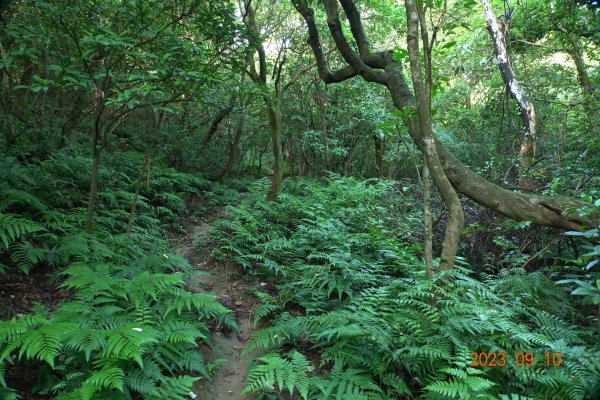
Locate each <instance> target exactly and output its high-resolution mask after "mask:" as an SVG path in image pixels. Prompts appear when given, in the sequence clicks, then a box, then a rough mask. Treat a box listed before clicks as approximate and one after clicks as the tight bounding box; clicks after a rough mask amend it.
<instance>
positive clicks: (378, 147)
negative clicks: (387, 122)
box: [373, 133, 385, 178]
mask: <svg viewBox="0 0 600 400" xmlns="http://www.w3.org/2000/svg"><path fill="white" fill-rule="evenodd" d="M373 142H374V143H375V169H376V170H377V177H378V178H383V177H384V176H385V174H384V171H383V149H384V141H383V139H381V138H380V137H379V135H378V134H377V133H375V134H374V135H373Z"/></svg>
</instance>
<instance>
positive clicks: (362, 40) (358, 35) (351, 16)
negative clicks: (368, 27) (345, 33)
mask: <svg viewBox="0 0 600 400" xmlns="http://www.w3.org/2000/svg"><path fill="white" fill-rule="evenodd" d="M340 3H341V4H342V8H343V9H344V13H345V14H346V18H348V21H349V22H350V31H351V32H352V36H354V40H356V45H357V46H358V52H359V54H360V55H361V56H366V55H368V54H370V53H371V46H370V44H369V40H368V38H367V35H366V34H365V30H364V28H363V24H362V20H361V18H360V13H359V12H358V9H357V8H356V4H354V2H353V1H351V0H340Z"/></svg>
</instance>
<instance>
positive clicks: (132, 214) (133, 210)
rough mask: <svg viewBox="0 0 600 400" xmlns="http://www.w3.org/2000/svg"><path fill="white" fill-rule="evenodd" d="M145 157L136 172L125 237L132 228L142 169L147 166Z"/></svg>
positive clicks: (142, 173) (142, 174) (128, 235)
mask: <svg viewBox="0 0 600 400" xmlns="http://www.w3.org/2000/svg"><path fill="white" fill-rule="evenodd" d="M147 160H148V159H147V158H146V159H145V160H144V161H145V162H144V165H143V166H142V168H140V173H139V174H138V177H137V180H136V181H135V190H134V192H133V202H132V203H131V209H130V210H129V221H127V229H126V230H125V235H126V236H127V237H130V236H131V230H132V229H133V222H134V221H135V211H136V210H137V205H138V198H139V195H140V190H141V188H142V179H143V177H144V171H146V170H147V169H148V168H149V166H147V164H146V163H147V162H148V161H147Z"/></svg>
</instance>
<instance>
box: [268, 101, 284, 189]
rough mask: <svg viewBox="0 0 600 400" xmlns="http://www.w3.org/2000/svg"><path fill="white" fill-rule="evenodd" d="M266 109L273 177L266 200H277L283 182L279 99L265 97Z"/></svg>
mask: <svg viewBox="0 0 600 400" xmlns="http://www.w3.org/2000/svg"><path fill="white" fill-rule="evenodd" d="M265 102H266V103H267V111H268V113H269V130H270V132H271V145H272V150H273V177H272V178H271V189H270V190H269V193H268V194H267V201H275V200H277V195H278V194H279V192H281V185H282V182H283V163H282V158H283V157H282V153H283V152H282V149H281V101H280V99H279V97H278V98H276V99H275V102H272V101H271V99H265Z"/></svg>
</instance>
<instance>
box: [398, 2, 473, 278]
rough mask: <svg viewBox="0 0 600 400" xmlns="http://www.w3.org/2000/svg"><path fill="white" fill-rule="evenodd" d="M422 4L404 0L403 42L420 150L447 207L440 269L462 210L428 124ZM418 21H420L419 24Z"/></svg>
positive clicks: (454, 242) (451, 254)
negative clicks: (422, 66) (405, 22)
mask: <svg viewBox="0 0 600 400" xmlns="http://www.w3.org/2000/svg"><path fill="white" fill-rule="evenodd" d="M419 7H422V6H421V5H419V4H417V3H416V2H415V0H406V19H407V27H408V32H407V43H408V54H409V58H410V70H411V77H412V81H413V87H414V92H415V104H416V110H417V117H418V121H419V123H418V125H415V127H414V128H415V129H418V130H419V136H420V137H421V142H422V150H421V151H422V152H423V155H424V158H425V161H426V165H427V168H428V169H429V172H430V173H431V177H432V178H433V182H434V183H435V185H436V186H437V188H438V190H439V191H440V194H441V196H442V199H443V200H444V203H445V204H446V207H447V208H448V220H447V222H446V229H445V232H444V241H443V244H442V254H441V259H440V271H447V270H449V269H451V268H452V267H453V266H454V260H455V258H456V253H457V250H458V241H459V239H460V235H461V232H462V229H463V224H464V214H463V210H462V205H461V203H460V199H459V198H458V194H457V193H456V191H455V190H454V187H453V186H452V184H451V183H450V181H449V180H448V177H447V176H446V174H445V172H444V170H443V168H442V164H441V162H440V160H439V157H438V153H437V147H436V145H435V139H434V136H433V129H432V125H431V96H430V93H431V91H430V88H429V84H430V83H429V79H427V80H426V81H425V82H423V78H422V75H421V74H422V69H421V62H420V55H421V52H420V51H419V28H420V29H421V34H422V35H425V36H426V34H425V32H426V29H427V27H426V26H423V25H422V21H424V18H421V19H420V18H419V13H424V11H423V9H419ZM420 21H421V25H420ZM427 46H428V41H427V40H426V39H424V40H423V53H424V55H425V63H426V68H425V76H430V69H429V68H430V65H431V63H430V62H429V61H430V59H428V57H429V55H430V52H429V51H428V47H427Z"/></svg>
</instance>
